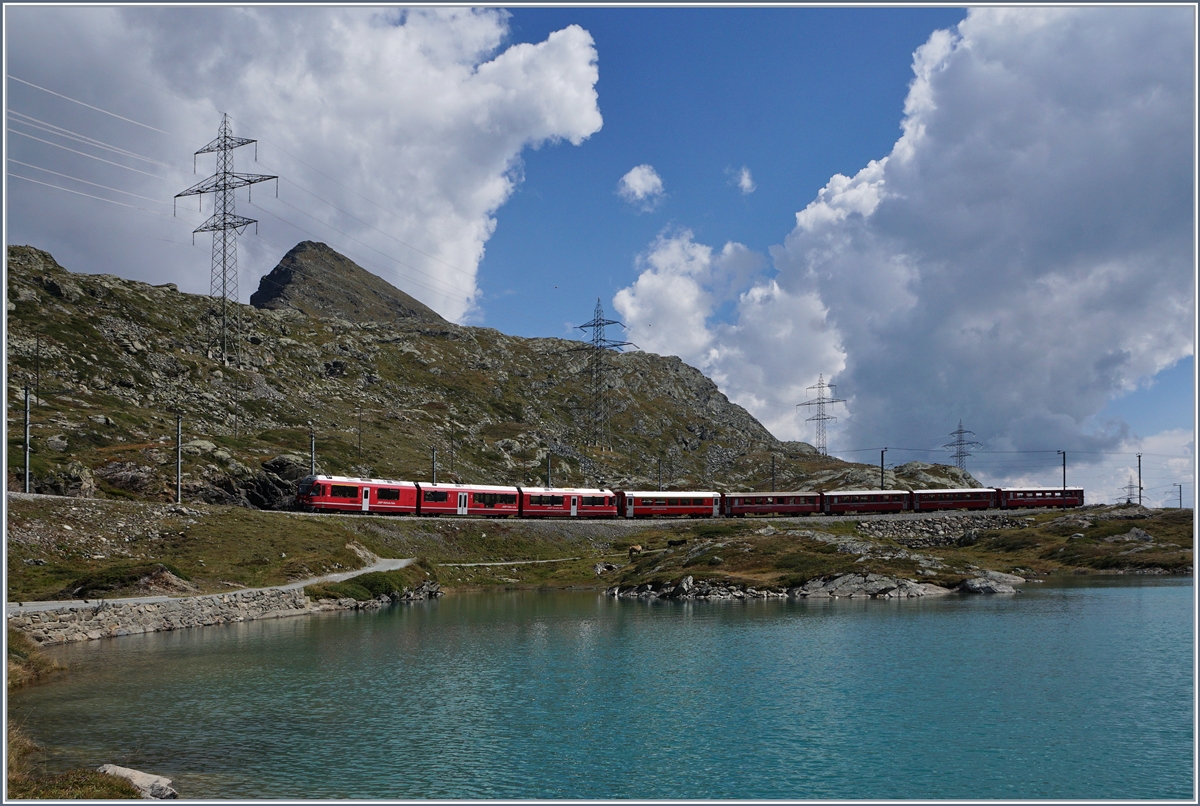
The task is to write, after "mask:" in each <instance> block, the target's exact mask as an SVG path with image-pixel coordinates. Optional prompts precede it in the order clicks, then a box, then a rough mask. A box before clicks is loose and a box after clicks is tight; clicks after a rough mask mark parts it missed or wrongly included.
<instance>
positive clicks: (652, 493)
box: [621, 490, 721, 498]
mask: <svg viewBox="0 0 1200 806" xmlns="http://www.w3.org/2000/svg"><path fill="white" fill-rule="evenodd" d="M621 492H623V493H625V495H637V496H645V497H646V498H666V497H667V496H672V497H674V496H688V497H691V496H696V495H699V496H706V495H707V496H713V497H715V498H720V497H721V494H720V493H714V492H712V491H710V490H622V491H621Z"/></svg>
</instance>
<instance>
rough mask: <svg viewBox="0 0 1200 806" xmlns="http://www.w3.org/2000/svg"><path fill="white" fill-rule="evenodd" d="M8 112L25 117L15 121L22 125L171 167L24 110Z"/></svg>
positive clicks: (10, 110)
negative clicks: (34, 115) (36, 116)
mask: <svg viewBox="0 0 1200 806" xmlns="http://www.w3.org/2000/svg"><path fill="white" fill-rule="evenodd" d="M8 113H9V114H10V115H14V116H16V117H18V118H24V120H17V121H15V122H16V123H19V124H20V125H22V126H31V127H33V128H35V129H38V130H40V131H44V132H46V133H48V134H56V135H58V136H59V137H66V138H67V139H70V140H75V141H76V142H80V143H84V144H86V145H90V146H95V147H97V148H103V149H105V150H107V151H112V152H114V153H117V154H122V155H124V156H126V157H133V158H134V159H139V160H144V161H146V162H152V163H154V164H155V165H161V166H162V167H164V168H168V169H169V168H170V167H171V166H170V165H167V164H166V163H165V162H160V161H159V160H156V159H154V158H153V157H146V156H143V155H141V154H137V153H135V152H133V151H129V150H128V149H124V148H121V147H120V146H114V145H112V144H111V143H106V142H104V141H103V140H97V139H96V138H94V137H88V136H87V135H86V134H80V133H79V132H76V131H72V130H71V129H68V128H65V127H63V126H57V125H55V124H53V123H49V122H47V121H44V120H41V119H39V118H35V117H33V116H32V115H26V114H25V113H24V112H18V111H16V110H15V109H9V110H8Z"/></svg>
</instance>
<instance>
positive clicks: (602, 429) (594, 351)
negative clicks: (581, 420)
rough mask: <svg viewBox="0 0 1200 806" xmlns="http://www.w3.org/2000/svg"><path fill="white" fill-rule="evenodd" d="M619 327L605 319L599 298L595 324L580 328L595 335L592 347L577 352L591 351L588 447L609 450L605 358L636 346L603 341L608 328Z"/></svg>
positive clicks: (594, 317)
mask: <svg viewBox="0 0 1200 806" xmlns="http://www.w3.org/2000/svg"><path fill="white" fill-rule="evenodd" d="M619 324H621V323H620V322H618V321H617V320H615V319H605V318H604V306H603V305H601V304H600V298H599V297H597V298H596V310H595V312H594V313H593V316H592V321H590V322H587V323H585V324H582V325H579V327H578V329H579V330H590V331H592V343H591V344H590V345H588V346H586V347H580V348H578V349H579V350H587V351H588V392H589V395H590V397H591V405H590V406H589V407H588V415H589V420H588V422H587V425H586V427H585V428H584V434H585V436H586V438H587V441H588V443H589V444H591V445H597V446H601V447H604V446H607V445H608V443H609V429H608V415H609V406H608V385H607V384H606V383H605V382H604V375H605V372H606V370H607V366H606V364H607V360H606V358H605V357H606V356H607V354H608V352H609V351H610V350H616V349H617V348H619V347H629V346H633V347H636V346H637V345H636V344H634V343H633V342H630V341H613V340H611V339H607V338H605V337H604V328H605V327H607V326H608V325H619Z"/></svg>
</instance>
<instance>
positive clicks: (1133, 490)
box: [1124, 476, 1138, 504]
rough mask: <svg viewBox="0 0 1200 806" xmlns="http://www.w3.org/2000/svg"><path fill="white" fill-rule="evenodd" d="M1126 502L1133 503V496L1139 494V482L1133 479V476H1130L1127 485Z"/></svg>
mask: <svg viewBox="0 0 1200 806" xmlns="http://www.w3.org/2000/svg"><path fill="white" fill-rule="evenodd" d="M1124 489H1125V503H1126V504H1132V503H1133V498H1134V496H1135V495H1137V494H1138V485H1137V482H1136V481H1134V480H1133V476H1130V477H1129V483H1128V484H1126V485H1125V488H1124Z"/></svg>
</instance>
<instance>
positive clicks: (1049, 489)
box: [999, 485, 1083, 493]
mask: <svg viewBox="0 0 1200 806" xmlns="http://www.w3.org/2000/svg"><path fill="white" fill-rule="evenodd" d="M1082 489H1083V487H1080V486H1079V485H1075V486H1070V487H1000V488H999V490H1000V492H1004V493H1049V492H1056V491H1061V490H1082Z"/></svg>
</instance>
